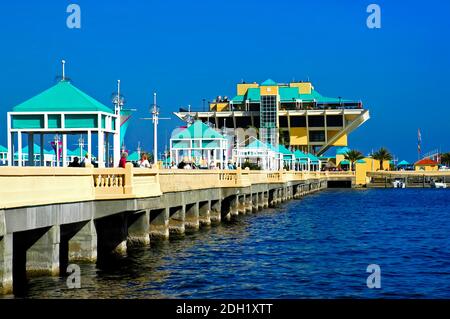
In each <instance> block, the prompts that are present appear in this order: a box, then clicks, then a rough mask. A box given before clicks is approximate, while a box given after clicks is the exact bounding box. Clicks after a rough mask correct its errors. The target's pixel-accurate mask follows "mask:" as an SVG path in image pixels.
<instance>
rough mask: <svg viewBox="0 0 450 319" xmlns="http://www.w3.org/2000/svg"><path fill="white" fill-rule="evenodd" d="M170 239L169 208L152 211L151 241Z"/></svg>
mask: <svg viewBox="0 0 450 319" xmlns="http://www.w3.org/2000/svg"><path fill="white" fill-rule="evenodd" d="M164 239H169V210H168V209H167V208H161V209H153V210H151V211H150V241H152V240H164Z"/></svg>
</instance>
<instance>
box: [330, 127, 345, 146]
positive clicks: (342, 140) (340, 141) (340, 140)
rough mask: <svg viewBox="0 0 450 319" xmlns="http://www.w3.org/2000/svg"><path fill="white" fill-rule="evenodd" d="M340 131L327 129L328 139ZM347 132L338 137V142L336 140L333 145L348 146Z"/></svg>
mask: <svg viewBox="0 0 450 319" xmlns="http://www.w3.org/2000/svg"><path fill="white" fill-rule="evenodd" d="M337 133H339V131H327V139H328V140H330V139H331V138H332V137H333V136H335V135H336V134H337ZM347 143H348V141H347V134H344V135H342V136H341V137H340V138H338V139H337V141H336V142H334V143H333V144H332V145H333V146H347V145H348V144H347Z"/></svg>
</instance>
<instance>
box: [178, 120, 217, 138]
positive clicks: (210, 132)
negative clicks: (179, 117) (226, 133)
mask: <svg viewBox="0 0 450 319" xmlns="http://www.w3.org/2000/svg"><path fill="white" fill-rule="evenodd" d="M189 138H191V139H193V138H197V139H224V137H223V136H222V135H221V134H220V133H218V132H217V131H215V130H214V129H212V128H210V127H209V126H208V125H206V124H205V123H203V122H202V121H200V120H197V121H195V122H194V123H193V124H192V125H191V126H189V127H188V128H185V129H184V130H182V131H180V132H177V133H176V134H174V136H172V139H189Z"/></svg>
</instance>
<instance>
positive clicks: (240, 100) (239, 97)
mask: <svg viewBox="0 0 450 319" xmlns="http://www.w3.org/2000/svg"><path fill="white" fill-rule="evenodd" d="M231 101H232V102H233V103H243V102H244V96H243V95H236V96H235V97H234V98H232V99H231Z"/></svg>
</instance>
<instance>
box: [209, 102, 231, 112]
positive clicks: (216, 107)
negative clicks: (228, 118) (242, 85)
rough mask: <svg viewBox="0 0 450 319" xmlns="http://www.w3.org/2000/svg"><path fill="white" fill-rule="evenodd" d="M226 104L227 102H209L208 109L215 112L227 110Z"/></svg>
mask: <svg viewBox="0 0 450 319" xmlns="http://www.w3.org/2000/svg"><path fill="white" fill-rule="evenodd" d="M228 105H229V103H228V102H219V103H211V104H210V105H209V109H210V110H211V111H216V112H221V111H228Z"/></svg>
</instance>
